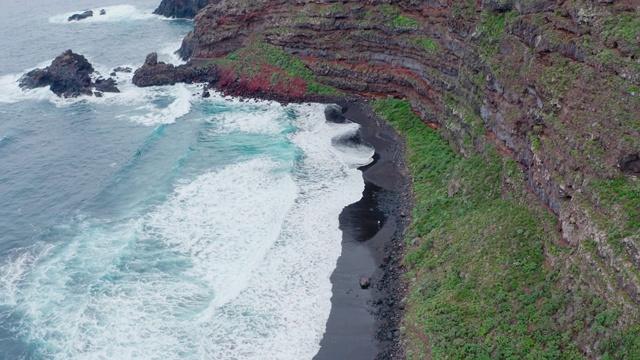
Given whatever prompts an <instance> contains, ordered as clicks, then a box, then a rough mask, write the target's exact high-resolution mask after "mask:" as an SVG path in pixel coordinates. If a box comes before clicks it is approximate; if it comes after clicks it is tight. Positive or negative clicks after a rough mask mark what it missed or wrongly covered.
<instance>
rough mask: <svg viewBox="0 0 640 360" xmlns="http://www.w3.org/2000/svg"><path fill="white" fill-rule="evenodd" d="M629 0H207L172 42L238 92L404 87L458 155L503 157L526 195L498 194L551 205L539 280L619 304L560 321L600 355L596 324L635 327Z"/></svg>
mask: <svg viewBox="0 0 640 360" xmlns="http://www.w3.org/2000/svg"><path fill="white" fill-rule="evenodd" d="M639 4H640V1H638V0H622V1H614V0H565V1H553V0H516V1H513V0H485V1H480V0H478V1H473V0H466V1H464V0H463V1H451V0H425V1H420V0H406V1H376V0H371V1H366V2H364V1H349V0H343V1H331V0H324V1H322V0H316V1H311V0H251V1H242V2H238V1H230V0H222V1H220V2H218V3H216V4H212V5H210V6H208V7H206V8H205V9H203V10H202V11H201V12H200V13H199V14H198V15H197V16H196V17H195V19H194V21H195V28H194V31H193V33H192V34H189V36H187V38H186V39H185V41H184V43H183V47H182V49H181V53H182V54H183V55H184V56H185V57H190V58H191V61H192V63H194V64H198V65H200V66H203V65H206V66H214V67H216V68H217V69H219V71H220V74H221V76H220V81H219V82H218V84H217V85H218V86H219V87H220V88H222V89H227V90H229V89H232V90H234V91H237V92H239V93H247V92H248V93H251V92H256V91H258V92H259V91H263V92H272V93H280V94H282V95H283V96H290V97H291V98H303V97H304V96H305V95H306V94H309V93H319V94H325V93H340V92H344V93H357V94H361V95H365V96H368V97H374V98H385V97H388V96H391V97H398V98H405V97H406V98H407V99H408V100H409V102H410V103H411V105H412V108H413V111H415V112H416V113H417V114H419V116H420V118H421V119H422V121H423V122H425V123H427V124H429V125H430V126H431V127H432V128H437V129H439V131H440V132H441V134H442V136H444V138H445V139H446V140H447V141H448V142H449V144H450V145H452V146H453V147H454V148H456V150H457V151H458V152H459V153H460V154H462V155H463V156H466V157H470V156H476V155H479V156H488V155H487V154H488V153H490V152H492V151H497V153H499V154H500V155H501V156H502V157H503V158H504V159H511V160H513V161H515V162H516V163H517V164H518V166H519V168H520V170H521V171H522V176H523V177H522V178H523V180H524V184H525V185H526V189H527V191H529V192H530V194H529V195H530V196H522V197H519V198H513V199H511V200H512V201H514V202H516V203H520V204H521V205H527V206H531V207H538V206H544V207H546V209H547V210H548V211H549V213H551V214H553V215H554V216H555V217H556V219H557V228H556V229H555V231H557V233H554V234H549V239H550V240H549V242H550V244H552V245H553V246H552V247H553V248H554V249H557V248H560V249H562V250H561V251H560V252H558V251H557V250H553V251H552V250H549V249H551V248H552V247H551V246H549V247H545V249H544V250H545V266H547V267H549V268H550V269H555V268H557V269H561V270H559V271H560V273H561V274H562V276H563V277H564V278H563V280H561V281H558V282H557V284H556V285H554V286H557V287H558V289H559V291H562V292H564V293H565V294H566V296H567V297H571V296H574V295H575V294H576V293H577V290H576V289H578V288H580V289H586V291H587V292H591V293H593V294H596V295H597V297H598V298H599V299H602V301H603V302H604V303H605V304H607V305H606V306H611V307H612V308H616V309H619V310H616V311H617V312H616V314H617V315H616V316H615V319H614V320H607V326H606V327H605V330H602V331H596V330H593V329H594V327H595V326H596V325H598V324H600V325H599V326H603V325H602V322H601V320H598V319H595V317H594V316H592V318H591V319H589V318H586V319H583V320H580V321H578V322H576V325H575V327H576V329H573V330H571V331H569V332H568V333H567V335H566V336H567V337H568V339H565V342H564V344H569V343H575V344H577V345H576V346H577V347H578V348H579V352H580V353H581V354H582V355H585V356H589V357H595V358H599V357H602V356H608V355H606V352H605V351H604V350H603V349H602V346H601V344H600V342H601V341H603V339H607V336H609V335H611V334H613V333H616V331H618V330H620V329H622V330H621V331H623V332H622V333H624V334H638V333H634V332H633V331H636V330H633V329H635V328H634V324H635V322H636V321H637V319H638V305H639V303H640V230H639V229H640V186H639V184H638V179H637V177H638V175H639V174H640V160H639V158H638V155H637V154H638V152H640V117H639V115H638V114H640V46H639V45H638V44H639V42H640V16H639V15H638V7H639ZM425 166H429V165H428V164H427V165H425ZM501 181H502V182H503V184H502V185H503V186H504V187H509V186H511V185H510V184H509V180H508V179H505V178H503V179H502V180H501ZM552 231H554V230H552ZM413 290H415V289H413ZM413 290H410V291H413ZM606 306H605V307H606ZM555 311H560V310H558V309H555ZM561 311H562V312H565V314H564V315H562V314H560V315H558V316H565V317H571V316H573V315H572V312H573V311H574V310H572V309H571V308H563V309H562V310H561ZM599 321H600V322H599ZM569 327H570V326H569ZM630 329H631V330H630ZM522 331H524V332H526V331H527V330H526V328H525V329H523V330H522ZM625 331H626V332H625ZM616 334H617V333H616ZM485 335H486V334H485ZM487 336H489V335H487ZM489 337H490V336H489ZM488 339H489V338H488ZM577 339H579V341H578V340H577ZM423 340H424V341H425V343H426V344H427V345H425V346H427V348H428V346H429V345H428V332H426V333H425V338H424V339H423ZM487 341H495V339H493V340H491V339H489V340H487ZM627 350H628V349H627ZM427 353H428V351H427Z"/></svg>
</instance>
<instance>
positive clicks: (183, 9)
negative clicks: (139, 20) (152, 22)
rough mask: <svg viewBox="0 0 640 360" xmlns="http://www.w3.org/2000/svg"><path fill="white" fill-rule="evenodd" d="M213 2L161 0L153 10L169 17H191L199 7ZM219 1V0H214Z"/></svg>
mask: <svg viewBox="0 0 640 360" xmlns="http://www.w3.org/2000/svg"><path fill="white" fill-rule="evenodd" d="M209 2H214V1H213V0H212V1H210V0H162V2H161V3H160V6H158V8H157V9H156V10H155V11H154V12H153V13H154V14H158V15H163V16H166V17H170V18H187V19H191V18H193V17H194V16H196V14H197V13H198V11H200V9H202V8H204V7H205V6H207V5H208V4H209ZM215 2H219V1H215Z"/></svg>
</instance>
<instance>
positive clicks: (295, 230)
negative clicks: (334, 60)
mask: <svg viewBox="0 0 640 360" xmlns="http://www.w3.org/2000/svg"><path fill="white" fill-rule="evenodd" d="M158 4H159V0H130V1H128V2H127V3H122V2H117V1H113V0H105V1H100V2H98V1H92V0H91V1H90V0H80V1H73V2H70V1H62V0H53V1H51V0H46V1H45V0H33V1H25V2H15V1H10V0H0V8H2V9H3V11H2V12H3V14H2V21H1V22H0V35H1V36H0V64H2V65H0V358H2V359H178V358H180V359H311V358H312V357H313V356H314V355H315V354H316V353H317V351H318V349H319V343H320V340H321V339H322V336H323V333H324V331H325V326H326V321H327V318H328V317H329V312H330V310H331V302H330V299H331V282H330V280H329V277H330V275H331V273H332V271H333V270H334V268H335V265H336V261H337V259H338V257H339V256H340V253H341V238H342V233H341V231H340V230H339V228H338V226H339V224H338V216H339V214H340V212H341V211H342V209H343V208H344V207H345V206H347V205H349V204H351V203H354V202H356V201H358V200H359V199H360V198H361V196H362V191H363V189H364V182H363V179H362V173H361V172H360V171H359V170H358V167H360V166H363V165H366V164H368V163H370V162H371V161H372V156H373V154H374V150H373V149H372V148H370V147H369V146H366V145H363V144H353V143H349V142H348V141H346V140H345V139H349V138H351V137H353V135H354V134H356V133H357V132H358V129H359V125H357V124H354V123H345V124H333V123H327V122H326V121H325V119H324V113H323V110H324V106H323V105H320V104H298V105H287V106H283V105H280V104H278V103H274V102H265V101H252V100H240V99H235V98H229V97H224V96H222V95H221V94H217V93H212V96H211V97H210V98H207V99H203V98H202V97H201V96H200V94H201V93H202V84H194V85H185V84H177V85H174V86H162V87H150V88H137V87H135V86H133V85H132V84H131V77H132V74H126V73H118V75H117V81H118V87H119V88H120V90H121V93H118V94H110V93H105V95H104V97H102V98H96V97H80V98H77V99H61V98H58V97H56V96H55V95H54V94H53V93H52V92H50V91H49V90H48V89H47V88H41V89H35V90H29V91H22V90H21V89H20V88H19V87H18V84H17V81H18V79H19V78H20V76H21V75H22V74H24V73H25V72H26V71H28V70H31V69H33V68H36V67H45V66H47V65H49V64H50V63H51V61H52V60H53V59H54V58H55V57H56V56H57V55H59V54H60V53H62V52H63V51H64V50H67V49H72V50H73V51H74V52H76V53H79V54H82V55H84V56H85V57H86V58H87V59H88V60H89V61H90V62H91V63H92V64H93V66H94V68H96V70H97V71H99V72H100V73H101V74H102V75H105V76H108V74H109V73H110V72H111V71H112V69H113V68H115V67H118V66H128V67H131V68H133V69H135V68H137V67H139V66H140V65H141V64H142V62H143V61H144V58H145V56H146V54H147V53H150V52H153V51H155V52H157V53H158V54H159V59H160V60H161V61H167V62H172V63H179V62H180V60H179V59H178V58H177V56H176V55H174V51H175V50H177V49H178V47H179V46H180V43H181V40H182V38H183V37H184V35H186V33H187V32H188V31H189V30H191V29H192V27H193V24H192V23H191V22H190V21H187V20H169V19H165V18H162V17H159V16H156V15H153V14H152V11H153V10H154V8H155V7H157V5H158ZM85 9H92V10H93V11H94V16H93V17H92V18H89V19H86V20H83V21H79V22H68V21H67V17H68V16H70V15H71V14H73V13H78V12H82V11H83V10H85ZM101 9H105V10H106V15H98V13H99V11H100V10H101ZM342 140H345V141H342ZM348 144H351V145H348Z"/></svg>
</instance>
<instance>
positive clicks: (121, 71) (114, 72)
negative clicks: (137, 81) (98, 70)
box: [109, 66, 133, 76]
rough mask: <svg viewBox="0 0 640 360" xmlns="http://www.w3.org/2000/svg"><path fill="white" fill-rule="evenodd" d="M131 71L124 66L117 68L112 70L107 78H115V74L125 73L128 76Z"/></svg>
mask: <svg viewBox="0 0 640 360" xmlns="http://www.w3.org/2000/svg"><path fill="white" fill-rule="evenodd" d="M132 71H133V69H132V68H130V67H128V66H126V67H123V66H118V67H117V68H114V69H113V71H112V72H111V74H109V76H116V75H117V73H127V74H130V73H131V72H132Z"/></svg>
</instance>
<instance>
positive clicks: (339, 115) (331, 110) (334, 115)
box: [324, 104, 347, 123]
mask: <svg viewBox="0 0 640 360" xmlns="http://www.w3.org/2000/svg"><path fill="white" fill-rule="evenodd" d="M343 113H344V109H343V108H342V106H340V105H336V104H330V105H327V107H326V108H324V117H325V119H326V120H327V121H328V122H332V123H343V122H345V120H347V118H346V117H345V116H344V115H343Z"/></svg>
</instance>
